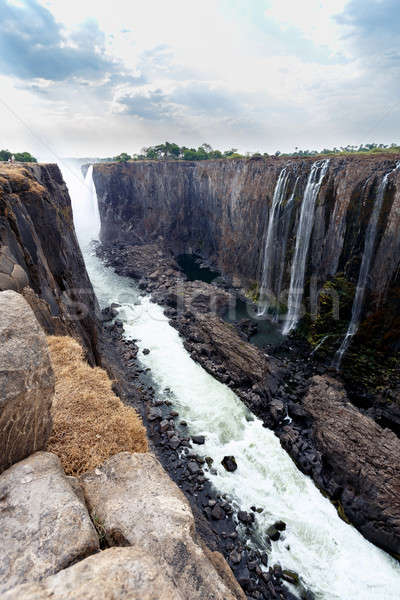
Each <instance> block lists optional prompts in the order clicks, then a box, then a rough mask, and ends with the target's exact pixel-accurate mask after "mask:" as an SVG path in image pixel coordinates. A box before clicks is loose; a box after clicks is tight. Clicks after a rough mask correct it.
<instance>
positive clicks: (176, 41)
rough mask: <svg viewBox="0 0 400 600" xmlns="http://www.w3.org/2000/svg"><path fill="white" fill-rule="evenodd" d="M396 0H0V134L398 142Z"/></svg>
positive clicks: (39, 141)
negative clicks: (199, 0)
mask: <svg viewBox="0 0 400 600" xmlns="http://www.w3.org/2000/svg"><path fill="white" fill-rule="evenodd" d="M399 8H400V0H302V1H300V0H202V1H201V2H197V1H195V0H151V1H147V2H146V1H144V0H140V1H138V0H112V1H110V0H107V1H103V0H96V1H94V0H68V1H64V0H0V15H1V20H0V148H9V149H10V150H12V151H22V150H28V151H31V152H32V153H33V154H35V155H36V156H38V157H39V158H41V159H43V160H49V159H53V160H55V158H57V157H60V156H90V157H94V156H113V155H115V154H118V153H120V152H128V153H129V154H132V153H137V152H140V151H141V149H142V148H143V147H144V146H149V145H153V144H157V143H161V142H163V141H166V140H168V141H170V142H176V143H178V144H180V145H187V146H190V147H192V146H196V147H197V146H199V145H200V144H202V143H205V142H206V143H209V144H211V145H212V146H213V147H214V148H221V149H226V148H232V147H234V148H238V149H239V150H240V151H242V152H246V151H248V152H269V153H272V152H275V151H276V150H280V151H285V152H287V151H293V150H294V149H295V147H299V148H303V149H306V148H312V149H314V148H315V149H322V148H324V147H333V146H345V145H347V144H360V143H368V142H378V143H392V142H396V143H400V135H399V132H400V10H399Z"/></svg>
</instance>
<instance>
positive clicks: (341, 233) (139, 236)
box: [93, 159, 399, 597]
mask: <svg viewBox="0 0 400 600" xmlns="http://www.w3.org/2000/svg"><path fill="white" fill-rule="evenodd" d="M361 160H362V159H361ZM251 162H252V161H250V164H246V163H244V162H243V161H238V164H236V165H235V167H234V171H233V167H232V166H231V165H229V164H228V165H227V164H226V161H224V162H220V163H219V165H217V164H213V165H204V166H203V165H201V166H199V165H187V164H182V163H181V164H179V163H174V162H169V163H161V164H160V163H151V162H150V163H143V164H141V163H138V164H131V165H95V166H94V169H93V175H94V181H95V185H96V190H97V193H98V197H99V206H100V215H101V226H102V227H101V238H102V239H103V241H104V242H105V244H107V242H110V240H111V239H112V240H113V244H112V246H113V247H114V248H115V250H113V255H114V259H111V262H110V264H111V265H116V266H117V265H118V268H117V271H121V272H122V273H124V274H128V273H130V274H131V276H133V277H134V278H135V279H138V280H142V281H143V280H144V281H149V280H148V277H149V276H150V279H151V278H152V279H153V280H157V273H160V272H161V271H159V270H157V265H156V262H153V263H152V265H151V267H152V268H153V269H154V276H153V275H152V274H151V273H150V271H148V273H147V276H146V275H145V273H144V272H143V270H141V268H140V267H139V268H138V266H137V265H136V267H135V264H134V262H132V261H131V262H129V256H130V247H135V251H136V254H135V256H136V255H137V253H140V252H141V248H142V250H143V252H146V243H147V242H148V241H151V242H156V246H155V247H154V248H157V247H159V248H162V249H163V250H164V251H165V250H167V251H172V253H173V254H175V256H176V255H178V254H180V253H182V252H186V253H187V252H189V253H191V252H196V253H198V254H199V255H200V256H202V257H203V258H204V259H206V260H208V261H209V263H210V264H212V265H213V266H214V267H215V268H218V269H219V270H220V271H222V272H223V274H224V275H225V276H228V277H230V281H231V284H233V285H234V286H236V288H239V287H240V286H243V287H247V289H249V288H250V287H251V285H252V284H254V277H255V276H256V275H257V273H260V265H259V264H257V266H255V265H256V263H257V261H256V260H255V259H254V257H253V270H252V271H251V270H250V269H249V271H247V272H245V271H244V267H243V266H242V264H246V265H251V264H252V262H251V258H250V257H251V254H252V252H256V251H257V248H255V246H257V245H258V251H259V253H260V248H259V247H260V246H262V242H263V239H265V235H266V236H267V242H268V233H270V231H269V232H268V228H267V230H266V233H265V230H264V236H263V235H262V234H261V235H260V236H259V237H258V238H257V243H253V244H249V246H247V247H246V246H244V244H243V240H242V238H241V234H242V233H243V235H244V236H247V238H246V239H247V240H248V241H250V237H249V233H248V231H247V230H248V228H252V227H253V228H254V227H255V226H256V224H257V223H258V226H259V227H260V229H262V226H261V225H260V223H259V221H260V220H261V219H258V220H257V217H256V218H255V219H254V221H255V223H254V222H253V218H254V217H255V215H254V213H253V214H252V219H251V220H250V219H248V220H247V221H246V220H245V219H243V213H242V212H241V211H246V210H247V211H250V210H254V200H253V198H252V196H251V194H255V192H254V184H255V182H254V179H253V180H251V179H250V176H249V179H250V180H251V182H252V185H253V188H251V189H250V190H249V189H248V187H247V186H246V185H245V184H244V183H243V178H246V172H248V171H249V170H253V173H252V175H254V171H256V170H257V168H258V174H259V177H264V178H266V179H267V178H268V176H270V177H271V174H270V173H269V170H270V166H269V165H265V163H264V161H263V165H262V166H263V168H264V172H263V173H262V175H261V174H260V171H262V168H261V165H260V162H259V161H254V163H255V164H251ZM356 162H357V161H356ZM338 163H339V164H338V165H334V166H335V170H334V171H333V174H336V176H337V171H339V169H340V168H345V169H347V175H348V177H349V178H350V177H351V178H353V183H354V177H356V176H358V177H360V175H359V173H357V174H355V173H354V171H353V170H354V168H355V165H354V164H350V165H349V164H348V163H351V160H350V159H348V160H347V164H346V160H343V159H342V160H341V161H338ZM391 164H392V161H390V162H388V161H387V159H385V160H384V161H382V162H381V163H380V164H379V167H380V168H381V169H382V173H383V174H382V177H384V176H385V175H386V173H385V169H387V170H388V171H389V170H391V169H390V167H391ZM303 166H304V165H303ZM356 166H358V168H360V165H356ZM362 166H363V167H364V169H365V168H367V169H368V168H369V169H375V170H376V164H375V165H371V164H368V161H367V163H366V164H364V165H362ZM218 167H220V172H218ZM310 167H311V165H310ZM331 168H332V166H331ZM392 168H393V167H392ZM227 169H229V170H231V172H230V173H229V174H226V170H227ZM297 169H298V170H297V171H296V170H294V174H292V178H293V182H292V183H293V186H296V188H297V186H298V182H299V181H300V180H301V177H302V175H301V170H300V169H301V166H299V165H297ZM328 169H329V167H328V164H327V163H326V162H325V163H323V164H322V165H321V170H322V173H321V172H320V173H319V175H320V176H319V177H318V178H317V177H315V179H316V180H315V182H314V179H311V176H307V177H310V179H311V184H314V186H315V187H314V190H315V194H314V195H313V194H312V191H313V190H310V191H309V196H308V197H310V199H311V203H313V202H315V203H316V208H315V214H314V211H313V210H311V211H310V212H311V213H312V215H311V216H312V219H313V220H314V219H315V225H314V228H313V223H312V222H311V225H310V224H309V221H308V227H309V233H307V234H306V237H308V236H309V238H311V237H312V239H311V244H310V245H311V247H314V248H315V247H316V246H317V243H318V242H317V240H316V239H315V235H316V231H315V228H317V232H318V229H319V234H320V235H321V234H322V233H321V231H324V230H323V229H322V228H323V227H326V230H327V232H328V233H329V234H330V239H329V240H328V242H329V245H330V248H337V247H341V248H342V249H343V248H346V247H347V246H349V247H350V248H352V249H353V248H357V244H358V248H360V247H361V248H362V245H363V235H364V234H365V230H366V228H367V225H366V226H365V227H364V229H363V230H362V228H360V230H359V231H357V234H356V236H357V238H359V239H358V240H354V239H351V235H352V236H353V237H354V232H352V233H351V235H350V233H349V232H347V231H346V225H347V224H348V218H349V217H348V215H346V214H344V212H345V209H344V207H343V204H342V203H343V196H339V195H337V196H336V198H335V196H334V193H335V184H336V186H337V187H339V185H340V181H335V180H334V181H330V182H327V181H325V182H324V176H325V175H327V176H328V175H330V176H331V177H332V179H334V175H333V174H331V173H329V170H328ZM256 172H257V171H256ZM279 173H281V174H282V170H280V171H278V169H276V170H275V176H276V181H278V182H279V183H281V184H282V185H275V182H274V184H271V185H270V188H269V192H270V196H269V198H270V200H269V202H271V199H272V198H273V200H272V204H273V203H274V200H275V201H276V205H279V204H281V203H282V199H281V198H282V191H281V189H282V188H285V187H286V185H287V180H286V182H285V181H284V180H285V179H286V173H284V174H283V175H282V176H281V177H280V176H279ZM378 173H379V172H378ZM294 175H296V178H294ZM192 177H193V179H194V181H192V180H191V178H192ZM369 178H370V175H369V173H368V174H367V179H369ZM303 181H304V182H305V183H306V180H305V179H304V175H303ZM309 181H310V180H309ZM257 183H258V185H259V186H260V181H258V182H257ZM271 183H272V182H271ZM369 183H370V186H371V187H370V189H369V193H370V196H371V200H372V202H371V204H372V205H374V199H375V198H374V196H375V194H376V191H377V189H378V190H379V187H380V183H379V175H376V181H375V182H374V186H372V185H371V182H369ZM218 186H219V189H220V190H221V187H222V190H221V191H220V194H221V195H220V196H218V195H217V193H218V192H216V191H215V190H216V189H217V190H218ZM224 186H226V187H225V188H224ZM320 186H321V189H322V190H325V193H326V190H329V195H328V198H329V202H330V203H331V204H330V206H332V205H333V206H334V214H335V215H336V218H335V219H334V220H332V221H330V220H329V218H328V216H329V213H328V210H329V205H325V206H324V201H323V200H321V199H320V200H319V202H318V191H319V187H320ZM342 186H343V187H342V189H340V188H339V189H340V191H341V194H344V192H346V193H347V199H346V201H347V206H346V208H347V209H348V210H350V211H354V210H355V207H354V206H353V203H355V202H356V200H358V201H359V199H358V198H357V196H356V193H357V189H359V188H363V186H364V183H363V182H362V183H361V184H360V183H358V182H356V184H355V188H353V189H349V188H350V186H349V185H348V186H345V185H344V184H343V183H342ZM299 188H300V186H299ZM309 188H310V186H309ZM227 189H228V191H229V193H228V197H227V196H226V195H224V194H226V192H227ZM256 189H257V193H258V194H259V196H261V194H262V192H261V191H260V188H259V187H257V188H256ZM300 189H301V188H300ZM303 189H305V190H306V191H307V185H306V187H305V188H303ZM204 190H206V191H204ZM267 190H268V188H266V190H263V192H264V194H265V197H264V198H267V203H268V195H267ZM277 190H279V193H278V194H277ZM274 192H275V194H274ZM310 192H311V193H310ZM336 193H337V192H336ZM249 194H250V196H249ZM286 195H287V197H286V200H290V198H293V195H294V189H293V188H292V189H286ZM299 196H300V192H299ZM364 200H365V198H364ZM259 201H260V200H259ZM386 201H387V204H386V206H385V209H386V211H387V212H388V215H385V216H384V218H383V219H382V216H381V230H380V232H381V233H380V236H381V237H380V240H379V242H380V245H381V248H380V249H379V251H378V255H377V258H379V260H381V261H385V262H386V263H387V262H388V261H389V264H391V266H390V268H389V274H387V273H386V275H383V274H382V272H379V276H380V277H387V278H388V279H387V280H386V281H385V289H386V290H388V289H393V287H394V286H395V285H396V284H397V283H396V276H397V275H396V269H395V268H394V267H393V263H391V261H392V260H393V262H396V264H398V258H399V255H398V251H399V248H398V242H397V241H396V239H395V235H394V232H395V231H396V226H398V222H397V220H396V218H398V217H396V215H397V214H398V213H397V208H396V202H398V200H397V195H396V189H393V188H392V189H391V194H390V197H389V199H386ZM292 202H293V204H294V203H295V198H293V199H292ZM276 205H275V208H276ZM297 205H298V206H299V205H300V206H301V205H302V202H301V197H300V200H298V202H297ZM264 207H265V205H264ZM225 210H226V213H225ZM357 210H358V211H359V213H360V214H364V215H365V216H364V219H365V221H366V222H367V223H368V220H369V217H370V214H371V210H373V208H371V207H370V206H365V204H361V205H360V206H358V209H357ZM363 211H364V213H363ZM293 212H295V211H293ZM215 213H216V214H215ZM339 216H340V219H339V218H338V217H339ZM297 219H298V217H297ZM309 220H310V215H309ZM382 221H383V223H382ZM266 222H268V220H267V219H265V221H264V223H263V225H264V227H265V223H266ZM270 222H271V221H269V223H270ZM297 223H298V221H296V217H294V219H293V223H292V227H293V228H294V230H296V229H297V230H298V229H299V228H300V225H297ZM202 226H203V227H204V228H203V229H201V227H202ZM350 226H351V223H350ZM196 227H197V234H196V233H193V232H196ZM236 227H238V230H236ZM214 234H215V237H212V236H213V235H214ZM311 234H312V235H311ZM196 235H197V237H196ZM337 236H338V237H339V238H341V241H340V239H337ZM288 237H289V236H288ZM221 238H222V239H221ZM348 238H350V239H348ZM388 238H389V239H390V240H391V241H392V242H393V243H392V244H388ZM292 240H293V238H292ZM320 240H321V238H319V241H320ZM267 242H265V247H266V248H268V243H267ZM208 243H209V244H210V245H211V250H210V247H209V246H208ZM284 243H286V241H285V240H284ZM292 243H293V241H292ZM225 244H226V245H228V246H229V245H230V252H229V254H228V250H227V249H226V248H225ZM154 248H153V251H154ZM124 249H125V250H124ZM239 249H243V252H242V253H241V252H239ZM354 252H355V251H354ZM303 253H304V251H303ZM382 253H387V254H386V258H385V259H384V258H383V256H382ZM304 254H305V255H306V256H304V257H303V260H304V265H305V263H306V259H307V251H306V252H305V253H304ZM321 254H323V252H321ZM388 255H389V256H388ZM106 256H107V252H106ZM124 256H125V257H126V258H124ZM325 257H326V259H328V258H329V260H330V261H331V263H332V265H334V266H331V267H329V268H328V267H327V265H324V264H323V263H322V261H321V257H320V261H319V262H318V261H317V260H316V257H315V256H314V255H313V256H312V257H311V258H310V257H308V261H307V266H308V268H310V262H311V266H312V265H316V266H317V267H318V268H319V271H320V273H321V272H323V271H324V270H325V272H326V274H327V275H326V276H328V275H329V274H330V275H331V276H335V275H336V274H337V272H338V271H335V269H338V266H339V264H342V265H344V266H346V264H347V263H351V262H352V261H354V257H353V256H350V257H341V256H340V255H339V256H336V257H335V256H331V255H328V253H327V250H326V254H325ZM127 259H128V260H127ZM124 267H125V268H124ZM346 268H347V269H348V273H349V274H350V273H351V271H350V265H349V266H348V267H346ZM304 269H305V266H304ZM330 269H331V270H330ZM353 269H354V266H353ZM249 274H253V277H251V275H249ZM393 275H394V278H393ZM286 276H288V273H287V275H286ZM309 277H310V278H311V276H310V275H309ZM319 277H321V275H320V274H319ZM238 280H239V281H238ZM319 281H320V282H321V279H319ZM167 287H169V286H168V285H167ZM371 287H372V288H373V286H371ZM156 288H157V283H154V281H153V283H151V284H150V288H149V289H152V290H153V291H155V290H156ZM379 293H380V295H381V297H380V300H379V301H380V302H383V303H385V301H386V297H385V292H384V291H383V290H382V289H380V290H379ZM374 294H375V298H374ZM376 295H377V290H373V289H372V292H371V295H370V301H371V302H377V300H376ZM156 296H157V295H156ZM161 298H162V297H161ZM164 299H165V297H164ZM314 302H315V300H314ZM161 303H162V304H163V303H164V302H163V301H162V299H161ZM164 304H165V303H164ZM152 310H157V309H155V308H153V309H152ZM161 315H162V313H159V318H161V320H162V317H161ZM175 326H177V325H175ZM177 327H178V329H179V331H180V332H181V333H183V336H184V337H186V339H187V335H185V333H187V332H185V330H184V329H183V330H182V328H181V327H179V325H178V326H177ZM133 330H135V329H133ZM139 331H141V332H143V330H141V329H139ZM156 335H157V334H156ZM154 343H156V341H155V340H153V347H154ZM143 344H145V345H146V342H144V341H143ZM157 345H158V344H157V343H156V347H157ZM165 353H167V349H166V348H165V349H164V354H165ZM146 356H148V357H149V358H145V357H144V358H143V360H144V361H145V362H147V364H149V365H150V364H153V365H154V360H155V359H154V358H152V357H154V350H153V349H152V350H151V351H150V353H149V355H146ZM164 360H165V359H164ZM155 364H156V367H155V369H154V370H155V373H156V377H157V372H158V369H161V371H162V367H160V365H159V364H157V362H156V363H155ZM171 369H172V365H171V367H170V370H169V372H171ZM167 372H168V369H167ZM167 372H166V373H165V375H164V376H163V377H164V379H163V381H164V384H166V383H167V382H168V383H169V381H168V375H167ZM317 393H318V392H317ZM178 404H179V401H178ZM304 405H305V403H304ZM250 406H251V405H250ZM395 410H396V407H395ZM289 414H290V413H289ZM314 418H316V414H315V415H314ZM209 427H210V426H209V425H207V428H209ZM198 432H199V431H198V430H197V431H196V433H198ZM203 433H204V430H203ZM283 437H284V436H283ZM283 437H282V438H281V441H282V443H283V445H284V446H285V444H284V442H283ZM286 447H287V446H286ZM393 450H394V448H393ZM395 452H396V451H395ZM394 460H395V461H396V459H395V458H394ZM336 468H337V467H336ZM250 479H251V478H250ZM342 485H343V484H342ZM247 486H248V483H247ZM345 487H346V484H345ZM349 508H350V507H349V506H348V507H347V508H346V512H347V511H349V512H350V513H351V512H352V514H353V517H354V510H353V511H352V510H351V509H350V510H349ZM354 509H355V507H354ZM355 510H359V505H358V509H355ZM365 531H366V530H365ZM375 539H376V538H375ZM300 571H301V569H300ZM326 593H327V591H326V590H325V594H326ZM365 593H366V592H365V591H364V594H365ZM321 597H325V595H322V596H321ZM327 597H328V596H327ZM338 597H340V595H339V596H338Z"/></svg>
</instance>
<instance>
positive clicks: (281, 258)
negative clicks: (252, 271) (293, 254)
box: [274, 177, 300, 321]
mask: <svg viewBox="0 0 400 600" xmlns="http://www.w3.org/2000/svg"><path fill="white" fill-rule="evenodd" d="M299 179H300V177H297V179H296V181H295V183H294V187H293V191H292V193H291V196H290V198H289V200H288V201H287V203H286V205H285V206H284V207H283V209H282V211H281V214H280V215H279V220H278V226H277V240H278V248H277V255H276V261H277V263H276V264H277V277H276V281H277V284H276V294H275V296H276V303H277V309H276V311H275V315H274V321H277V320H278V319H279V306H280V304H281V292H282V283H283V275H284V272H285V264H286V248H287V242H288V237H289V228H290V222H291V218H292V212H293V206H294V198H295V195H296V190H297V184H298V183H299Z"/></svg>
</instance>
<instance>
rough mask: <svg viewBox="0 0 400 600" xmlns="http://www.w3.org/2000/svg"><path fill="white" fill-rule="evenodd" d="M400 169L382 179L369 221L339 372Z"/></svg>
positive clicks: (357, 321)
mask: <svg viewBox="0 0 400 600" xmlns="http://www.w3.org/2000/svg"><path fill="white" fill-rule="evenodd" d="M399 167H400V163H399V164H397V165H396V166H395V168H394V169H392V170H391V171H389V173H387V174H386V175H385V177H384V178H383V179H382V181H381V183H380V185H379V188H378V192H377V195H376V200H375V205H374V209H373V211H372V214H371V218H370V220H369V223H368V227H367V231H366V234H365V242H364V252H363V256H362V260H361V267H360V272H359V274H358V281H357V289H356V293H355V296H354V300H353V308H352V313H351V319H350V323H349V327H348V329H347V332H346V335H345V337H344V339H343V341H342V343H341V345H340V348H339V350H338V351H337V352H336V355H335V358H334V361H333V366H334V367H335V368H336V369H337V370H339V369H340V365H341V362H342V359H343V356H344V354H345V352H346V351H347V349H348V347H349V345H350V342H351V340H352V338H353V336H354V335H355V334H356V333H357V331H358V327H359V325H360V319H361V313H362V309H363V306H364V299H365V291H366V288H367V284H368V276H369V271H370V266H371V259H372V254H373V251H374V246H375V240H376V233H377V228H378V221H379V215H380V214H381V209H382V204H383V200H384V197H385V191H386V187H387V184H388V181H389V175H391V174H392V173H393V171H396V169H398V168H399Z"/></svg>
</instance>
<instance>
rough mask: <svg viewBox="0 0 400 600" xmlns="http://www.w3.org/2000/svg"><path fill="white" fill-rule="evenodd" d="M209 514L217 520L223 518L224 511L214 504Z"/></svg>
mask: <svg viewBox="0 0 400 600" xmlns="http://www.w3.org/2000/svg"><path fill="white" fill-rule="evenodd" d="M211 516H212V518H213V519H215V520H216V521H219V520H221V519H225V513H224V511H223V510H222V508H221V507H220V506H219V505H218V504H216V505H215V506H214V508H213V509H212V511H211Z"/></svg>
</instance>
